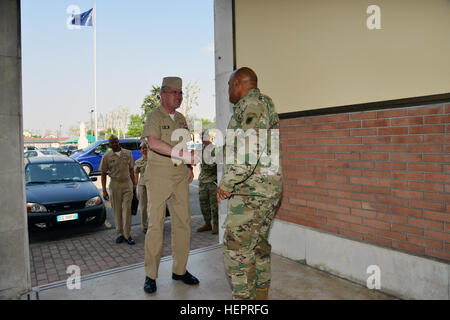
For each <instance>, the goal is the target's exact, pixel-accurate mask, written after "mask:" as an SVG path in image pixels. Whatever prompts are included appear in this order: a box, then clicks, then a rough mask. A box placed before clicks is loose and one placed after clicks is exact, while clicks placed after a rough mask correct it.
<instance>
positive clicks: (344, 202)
mask: <svg viewBox="0 0 450 320" xmlns="http://www.w3.org/2000/svg"><path fill="white" fill-rule="evenodd" d="M337 204H338V205H340V206H344V207H350V208H361V201H355V200H348V199H338V200H337Z"/></svg>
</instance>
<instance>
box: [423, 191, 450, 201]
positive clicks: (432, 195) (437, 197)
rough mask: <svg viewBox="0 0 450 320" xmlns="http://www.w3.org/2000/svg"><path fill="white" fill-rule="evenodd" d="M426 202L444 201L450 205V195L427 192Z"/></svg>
mask: <svg viewBox="0 0 450 320" xmlns="http://www.w3.org/2000/svg"><path fill="white" fill-rule="evenodd" d="M425 200H431V201H442V202H449V203H450V193H437V192H426V193H425Z"/></svg>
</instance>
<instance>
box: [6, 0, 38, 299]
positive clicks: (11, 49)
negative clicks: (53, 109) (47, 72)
mask: <svg viewBox="0 0 450 320" xmlns="http://www.w3.org/2000/svg"><path fill="white" fill-rule="evenodd" d="M21 62H22V59H21V43H20V0H0V150H1V152H0V163H2V166H0V221H1V223H0V243H1V245H0V299H19V298H20V297H21V296H22V295H23V294H25V293H27V292H28V291H30V290H31V281H30V261H29V244H28V227H27V217H26V210H25V186H24V167H23V124H22V70H21Z"/></svg>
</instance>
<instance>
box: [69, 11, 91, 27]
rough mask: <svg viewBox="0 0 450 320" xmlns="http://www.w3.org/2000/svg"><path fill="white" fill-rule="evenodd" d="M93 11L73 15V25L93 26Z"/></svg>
mask: <svg viewBox="0 0 450 320" xmlns="http://www.w3.org/2000/svg"><path fill="white" fill-rule="evenodd" d="M92 12H93V9H91V10H88V11H86V12H83V13H82V14H75V15H72V16H73V19H72V24H73V25H76V26H92V15H93V14H92Z"/></svg>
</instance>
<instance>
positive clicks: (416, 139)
mask: <svg viewBox="0 0 450 320" xmlns="http://www.w3.org/2000/svg"><path fill="white" fill-rule="evenodd" d="M422 142H423V136H394V137H392V143H422Z"/></svg>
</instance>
